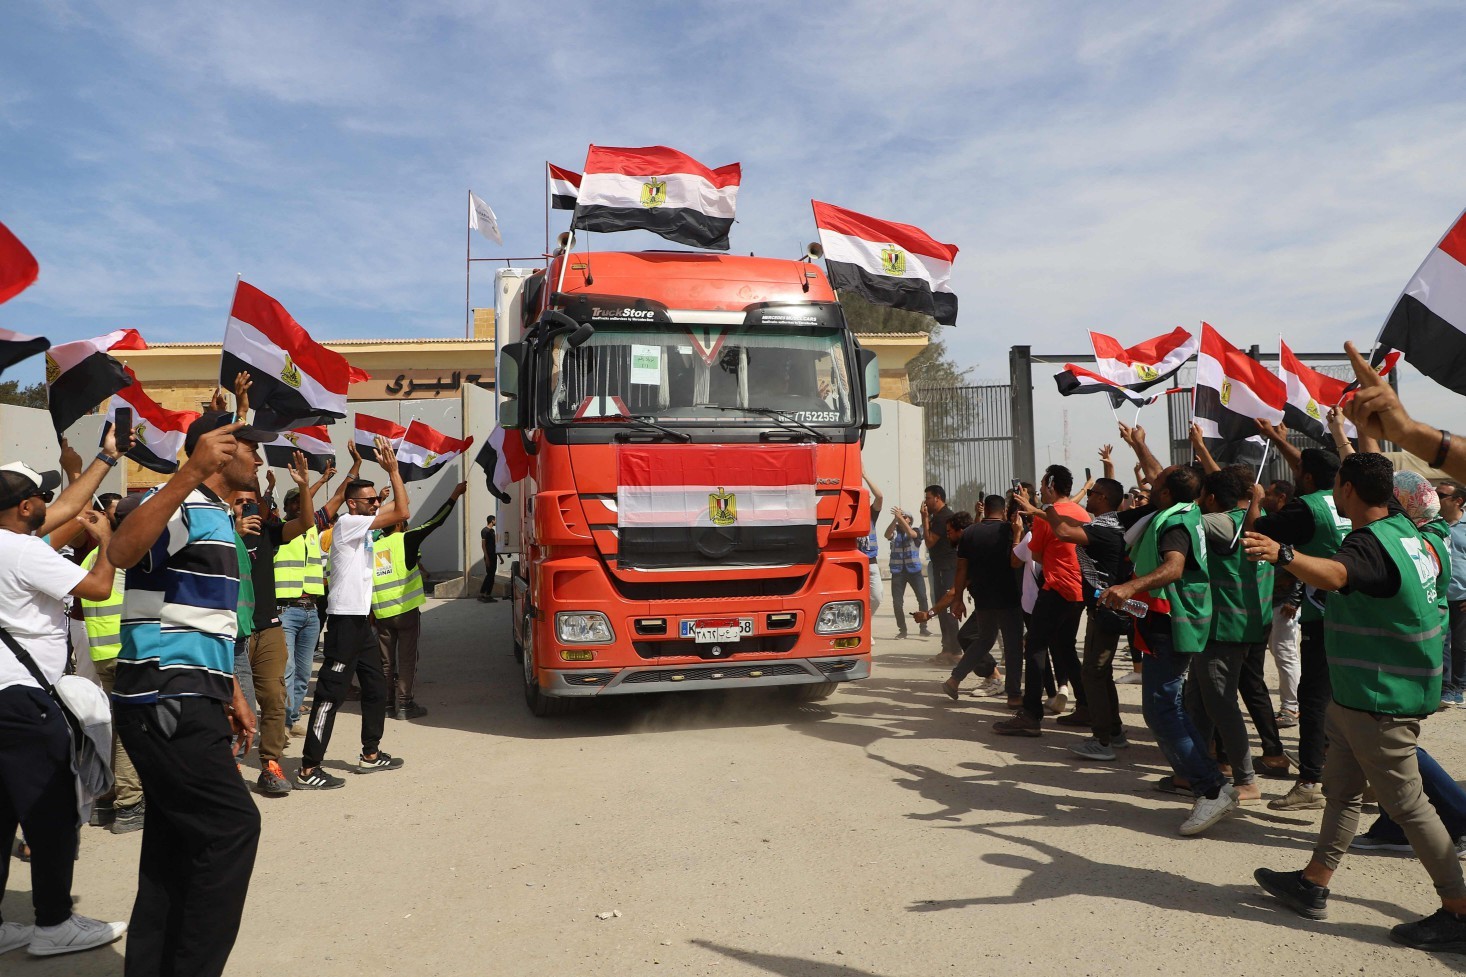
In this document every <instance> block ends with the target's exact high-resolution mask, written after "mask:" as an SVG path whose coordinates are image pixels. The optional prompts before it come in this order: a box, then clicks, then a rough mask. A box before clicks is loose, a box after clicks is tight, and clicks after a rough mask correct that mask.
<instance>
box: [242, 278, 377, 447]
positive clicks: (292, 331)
mask: <svg viewBox="0 0 1466 977" xmlns="http://www.w3.org/2000/svg"><path fill="white" fill-rule="evenodd" d="M241 370H248V371H249V376H250V380H251V381H252V383H253V386H252V387H251V389H250V394H249V400H250V404H251V405H252V406H253V407H254V408H255V417H254V425H253V426H254V427H257V428H262V429H264V430H268V431H284V430H287V429H289V428H295V427H308V426H310V425H313V424H332V423H335V422H336V421H338V420H340V419H341V418H343V417H345V416H346V389H347V387H349V386H350V385H351V384H353V383H358V382H360V381H362V380H370V379H371V374H369V373H366V372H365V371H363V370H358V369H357V368H356V367H354V366H352V365H351V364H350V363H347V362H346V357H344V356H342V355H341V354H340V353H337V352H334V351H332V350H329V349H327V348H326V347H324V346H322V345H321V344H320V343H318V342H316V341H315V340H314V339H312V338H311V337H310V333H308V332H306V331H305V329H304V328H302V327H301V325H300V323H298V322H296V321H295V319H294V318H292V317H291V315H290V313H289V312H286V311H285V307H284V306H283V305H281V304H280V303H279V302H277V301H275V300H274V299H273V298H271V297H270V296H268V295H266V294H265V293H264V292H262V291H260V290H259V289H257V288H255V287H254V286H253V285H251V284H249V282H245V281H241V282H240V283H239V284H238V287H237V288H236V289H235V291H234V306H233V308H232V309H231V310H230V313H229V326H228V328H227V329H225V331H224V356H223V359H222V360H221V361H220V364H219V383H220V384H221V385H222V386H223V387H224V389H225V390H233V389H234V378H235V377H236V376H238V375H239V373H240V371H241Z"/></svg>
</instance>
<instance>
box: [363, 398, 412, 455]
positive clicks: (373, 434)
mask: <svg viewBox="0 0 1466 977" xmlns="http://www.w3.org/2000/svg"><path fill="white" fill-rule="evenodd" d="M406 433H407V428H405V427H403V426H402V425H401V424H395V423H393V422H392V421H389V420H387V419H385V418H382V417H373V416H372V415H370V414H363V413H361V412H360V411H358V412H357V414H356V425H355V427H354V428H353V430H352V432H351V440H352V442H353V443H354V444H355V445H356V453H357V454H359V455H361V457H362V458H363V459H364V460H365V461H371V462H376V461H377V438H386V439H387V443H388V444H389V445H391V446H392V451H393V453H396V451H397V446H398V445H399V444H401V443H402V436H403V435H404V434H406Z"/></svg>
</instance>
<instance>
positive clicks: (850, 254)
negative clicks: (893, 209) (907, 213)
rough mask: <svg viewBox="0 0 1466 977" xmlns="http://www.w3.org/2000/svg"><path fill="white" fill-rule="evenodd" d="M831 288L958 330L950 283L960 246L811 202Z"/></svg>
mask: <svg viewBox="0 0 1466 977" xmlns="http://www.w3.org/2000/svg"><path fill="white" fill-rule="evenodd" d="M810 203H811V204H812V205H813V206H814V223H815V227H816V228H818V229H819V234H820V245H821V246H822V247H823V248H824V249H825V270H826V271H827V272H829V276H830V285H831V286H832V287H834V288H835V289H837V290H839V291H845V292H854V293H855V294H857V295H859V296H860V297H861V298H863V299H865V300H866V301H867V302H871V303H873V304H875V305H888V306H890V307H891V308H893V309H905V310H907V311H908V312H920V313H922V314H924V315H929V316H932V317H933V318H935V319H936V320H937V322H939V323H941V324H942V325H944V326H952V325H956V324H957V296H956V295H953V294H952V287H951V285H950V284H949V281H950V279H951V277H952V262H953V261H955V260H957V245H955V244H942V243H941V242H940V241H937V240H935V239H934V238H933V237H932V236H931V235H929V234H927V233H926V232H925V231H923V230H922V229H921V228H919V227H912V226H911V225H910V224H897V223H895V222H894V221H884V220H880V219H878V218H875V217H867V216H866V215H865V214H857V213H856V212H855V211H853V210H846V209H845V208H843V207H836V206H834V205H833V204H824V203H820V202H819V201H818V200H811V201H810Z"/></svg>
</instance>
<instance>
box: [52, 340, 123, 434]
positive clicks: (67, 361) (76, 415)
mask: <svg viewBox="0 0 1466 977" xmlns="http://www.w3.org/2000/svg"><path fill="white" fill-rule="evenodd" d="M147 348H148V344H147V343H145V342H143V337H142V336H140V335H138V331H137V330H136V329H118V330H116V331H115V332H109V333H107V335H105V336H98V337H97V338H95V339H82V340H78V341H77V342H74V343H62V344H61V345H60V346H52V347H51V349H50V350H49V351H48V352H47V353H46V399H47V400H48V401H49V403H50V407H51V422H52V423H53V424H54V425H55V426H56V433H57V434H61V433H62V432H63V431H65V430H66V429H67V428H69V427H71V425H73V424H75V423H76V422H77V421H78V420H80V419H81V418H82V417H83V416H84V415H85V414H86V413H87V412H88V411H90V410H93V409H95V408H96V407H97V406H99V405H100V404H101V403H102V401H104V400H106V399H107V398H108V397H110V396H112V395H113V394H115V393H117V391H119V390H121V389H122V388H123V387H126V386H127V385H128V384H130V383H132V376H131V375H130V374H129V373H128V372H127V368H126V367H124V366H123V365H122V364H121V363H119V362H118V361H117V360H115V359H113V358H112V357H111V356H109V355H108V351H109V350H127V349H147Z"/></svg>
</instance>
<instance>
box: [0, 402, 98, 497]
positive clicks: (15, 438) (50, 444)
mask: <svg viewBox="0 0 1466 977" xmlns="http://www.w3.org/2000/svg"><path fill="white" fill-rule="evenodd" d="M104 420H105V418H103V417H102V416H101V415H99V414H92V415H89V416H87V417H83V418H82V419H81V420H79V421H77V422H76V423H75V424H73V425H72V426H71V428H70V429H69V430H68V431H67V432H66V438H67V440H68V441H69V442H70V443H71V446H72V447H73V448H75V449H76V452H77V454H79V455H81V458H82V463H83V465H90V464H91V461H92V458H94V457H95V456H96V454H97V446H98V444H99V443H100V442H101V440H102V424H103V422H104ZM60 456H61V445H60V443H59V442H58V441H57V439H56V429H55V427H53V426H52V424H51V415H50V413H49V412H48V411H43V410H37V409H36V408H34V407H16V406H14V405H11V404H0V464H9V463H10V462H12V461H23V462H25V463H26V464H27V465H30V466H31V467H32V468H34V469H36V471H42V472H43V471H46V470H48V469H55V470H57V471H59V470H60V468H61V465H60V464H59V463H58V461H57V459H58V458H59V457H60ZM122 480H123V466H121V465H118V466H117V467H116V468H114V469H112V470H111V471H110V472H108V473H107V476H106V477H105V478H103V479H102V487H101V488H99V489H98V490H97V494H98V495H101V494H102V493H103V492H116V493H118V494H119V495H120V494H122V491H123V487H122Z"/></svg>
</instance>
